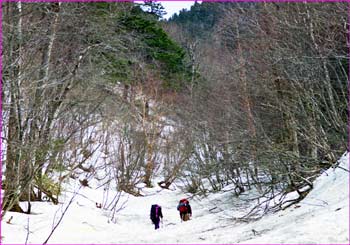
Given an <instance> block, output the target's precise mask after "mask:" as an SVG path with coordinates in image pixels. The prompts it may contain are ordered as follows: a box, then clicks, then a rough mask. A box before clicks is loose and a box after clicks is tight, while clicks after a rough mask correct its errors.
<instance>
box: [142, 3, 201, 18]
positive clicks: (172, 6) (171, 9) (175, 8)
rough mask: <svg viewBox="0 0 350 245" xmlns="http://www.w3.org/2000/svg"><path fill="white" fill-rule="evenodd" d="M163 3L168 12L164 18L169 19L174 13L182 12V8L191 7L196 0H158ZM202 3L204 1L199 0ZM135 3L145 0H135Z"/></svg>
mask: <svg viewBox="0 0 350 245" xmlns="http://www.w3.org/2000/svg"><path fill="white" fill-rule="evenodd" d="M157 2H159V3H161V4H162V6H163V7H164V8H165V11H166V12H167V14H166V15H164V19H169V18H170V17H171V16H172V15H173V14H175V13H178V12H180V10H181V9H190V8H191V6H192V5H193V4H194V1H176V0H175V1H174V0H170V1H157ZM198 2H199V3H201V2H202V1H198ZM135 3H143V1H135Z"/></svg>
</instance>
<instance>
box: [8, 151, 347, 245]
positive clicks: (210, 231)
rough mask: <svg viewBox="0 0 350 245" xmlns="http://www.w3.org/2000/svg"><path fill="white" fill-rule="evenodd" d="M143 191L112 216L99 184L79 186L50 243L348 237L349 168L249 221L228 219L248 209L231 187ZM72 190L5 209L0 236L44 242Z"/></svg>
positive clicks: (327, 240)
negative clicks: (197, 192)
mask: <svg viewBox="0 0 350 245" xmlns="http://www.w3.org/2000/svg"><path fill="white" fill-rule="evenodd" d="M340 166H341V167H342V168H345V169H349V154H346V155H344V156H343V157H342V158H341V159H340ZM69 188H70V189H72V190H73V189H74V188H77V187H74V186H70V187H69ZM66 190H69V189H68V188H67V189H66ZM111 194H112V193H110V197H112V195H111ZM143 194H145V196H143V197H133V196H126V195H124V196H123V197H122V199H121V200H120V202H119V203H118V205H119V206H121V205H122V204H123V202H124V201H125V200H127V203H126V205H125V207H124V208H122V209H121V210H120V211H119V212H118V213H117V214H116V216H115V220H113V221H111V217H110V214H109V213H107V212H106V211H104V210H102V209H99V208H97V207H96V205H95V204H96V202H97V203H102V202H103V199H105V198H106V196H105V192H103V190H102V188H99V189H94V188H89V187H84V188H81V189H80V190H79V194H78V195H77V196H76V197H75V199H74V200H73V202H72V204H71V205H70V207H69V209H68V211H67V213H66V214H65V216H64V217H63V220H62V222H61V224H60V225H59V226H58V228H57V230H56V231H55V232H54V234H53V236H52V237H51V238H50V240H49V241H48V243H49V244H54V243H55V244H58V243H60V244H65V243H70V244H77V243H79V244H117V243H141V244H144V243H172V244H174V243H185V244H189V243H195V244H198V243H206V244H209V243H226V244H227V243H230V244H235V243H250V244H286V243H288V244H301V243H303V244H316V243H317V244H320V243H322V244H349V173H348V172H347V171H344V170H343V169H341V168H335V169H333V168H331V169H329V170H328V171H326V172H324V173H323V174H322V175H321V176H320V177H319V178H318V179H316V181H315V182H314V189H313V190H312V191H311V192H310V193H309V194H308V196H307V197H306V198H305V199H304V200H303V201H301V202H300V203H298V204H297V205H293V206H291V207H290V208H287V209H285V210H284V211H280V212H277V213H274V214H270V215H267V216H265V217H263V218H262V219H260V220H258V221H254V222H249V223H247V222H246V223H244V222H238V221H236V220H235V219H233V218H234V217H240V216H241V215H242V214H244V213H245V212H247V211H248V210H247V206H246V205H245V203H244V202H242V201H240V200H239V199H237V198H236V197H234V195H233V193H231V192H222V193H216V194H211V195H209V196H208V197H207V198H204V199H201V200H199V199H197V198H191V197H190V196H186V194H184V193H182V192H181V191H180V188H175V187H174V190H163V189H161V188H159V187H155V188H152V189H145V188H144V189H143ZM71 196H72V193H70V192H67V193H66V198H65V201H64V199H61V201H63V203H62V204H60V205H53V204H51V203H45V202H38V203H33V205H32V210H33V214H31V215H25V214H18V213H11V212H8V213H7V214H6V215H5V217H4V218H3V220H2V222H1V236H2V237H3V240H2V243H3V244H24V243H25V242H26V239H28V240H27V241H28V243H32V244H33V243H34V244H42V243H43V242H44V241H45V240H46V238H47V237H48V236H49V234H50V232H51V230H52V227H53V224H54V221H55V222H57V220H58V219H59V218H60V217H61V213H62V211H63V210H64V208H65V207H66V206H67V204H68V202H69V200H71ZM183 197H188V198H189V200H190V203H191V206H192V209H193V217H192V220H190V221H187V222H181V221H180V218H179V214H178V212H177V210H176V206H177V204H178V200H179V199H181V198H183ZM155 203H158V204H160V205H161V206H162V209H163V214H164V220H163V223H162V225H161V228H160V229H159V230H154V226H153V225H152V224H151V222H150V219H149V212H150V207H151V205H152V204H155ZM23 205H24V204H23ZM11 216H13V218H12V220H11V222H10V224H7V223H6V221H8V220H9V219H10V217H11Z"/></svg>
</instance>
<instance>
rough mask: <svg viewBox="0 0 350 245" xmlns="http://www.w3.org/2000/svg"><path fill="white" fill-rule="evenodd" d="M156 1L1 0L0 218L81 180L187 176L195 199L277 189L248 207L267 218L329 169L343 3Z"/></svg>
mask: <svg viewBox="0 0 350 245" xmlns="http://www.w3.org/2000/svg"><path fill="white" fill-rule="evenodd" d="M162 14H164V12H163V9H162V7H161V5H160V4H157V3H154V2H150V3H147V6H146V7H144V6H140V5H139V4H133V3H131V2H109V3H107V2H99V3H58V2H57V3H56V2H52V3H23V2H3V3H2V17H3V19H2V26H3V27H2V31H3V35H2V36H3V43H2V44H3V57H2V93H1V95H2V131H1V133H2V137H1V140H2V144H1V147H2V148H1V149H2V151H1V155H2V190H3V197H2V198H3V199H2V209H3V215H4V214H5V213H6V212H24V213H28V214H30V213H32V211H33V210H32V209H31V207H32V206H31V203H32V202H34V201H35V202H42V201H49V202H52V203H53V204H55V205H57V204H58V203H60V201H61V195H62V194H63V192H64V190H65V188H63V186H64V185H66V184H67V183H69V181H72V180H73V179H78V180H80V183H81V185H83V186H89V183H90V181H100V182H99V187H101V186H103V187H104V188H105V190H107V189H108V188H113V190H115V191H118V192H120V193H128V194H131V195H134V196H142V195H144V194H143V192H142V188H143V187H144V188H151V187H155V186H159V187H161V188H163V189H172V186H173V185H174V183H175V182H182V183H183V186H182V188H183V191H184V192H186V193H191V195H193V196H195V197H196V198H197V197H198V198H199V199H200V198H202V197H204V196H207V195H208V194H210V193H216V192H219V191H221V190H226V187H227V186H229V187H230V191H231V192H232V193H234V194H235V196H236V197H240V196H241V195H242V194H246V193H247V192H250V191H254V192H255V191H256V193H258V197H263V198H265V199H266V200H273V199H275V197H277V196H278V197H281V198H279V201H278V202H277V203H275V205H269V206H267V207H266V208H265V209H264V212H263V213H261V212H258V210H260V209H259V205H263V204H264V202H262V203H260V204H258V206H257V207H255V208H254V209H253V210H251V212H249V210H247V213H246V215H247V216H245V218H249V217H254V218H261V216H262V215H263V214H266V213H269V212H270V211H273V212H275V211H278V210H281V209H282V208H286V204H288V206H289V205H292V204H293V203H297V202H299V201H301V200H302V199H303V198H305V197H306V196H307V194H308V193H309V192H310V191H311V190H312V188H313V181H314V180H315V179H316V178H317V177H318V176H319V175H320V174H321V173H322V172H323V171H324V170H326V169H328V168H330V167H336V166H337V159H339V157H340V156H341V155H343V154H344V152H346V151H347V150H348V148H347V147H348V146H347V143H348V138H347V137H348V122H347V119H348V116H347V113H348V106H349V105H348V102H349V101H348V92H349V86H348V72H349V55H348V53H349V52H348V51H349V47H348V43H349V40H348V36H347V35H348V33H349V24H348V19H347V16H348V4H347V3H345V2H339V3H307V2H303V3H233V2H232V3H231V2H225V3H215V2H203V3H197V2H196V3H195V4H194V5H193V6H192V7H191V9H190V10H188V11H187V10H183V11H181V12H180V13H179V14H176V15H174V16H173V17H172V18H170V19H169V20H168V21H166V20H162V19H161V16H162ZM343 168H344V167H343ZM345 171H348V170H346V169H345ZM102 172H103V173H104V176H102V175H101V173H102ZM112 183H113V184H112ZM141 184H144V186H143V185H141ZM140 186H142V188H141V187H140ZM291 192H296V193H297V196H296V198H295V199H294V200H292V201H291V200H290V199H285V198H283V197H286V196H287V195H288V193H291ZM24 202H25V203H26V205H25V206H23V205H22V204H23V203H24ZM24 207H25V208H24ZM102 208H105V209H108V208H110V207H102ZM114 208H115V207H114ZM113 212H115V210H114V211H113Z"/></svg>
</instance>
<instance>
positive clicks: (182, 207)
mask: <svg viewBox="0 0 350 245" xmlns="http://www.w3.org/2000/svg"><path fill="white" fill-rule="evenodd" d="M177 210H178V211H179V212H180V218H181V220H183V221H187V220H189V219H190V217H192V209H191V205H190V202H189V201H188V200H187V199H186V198H184V199H181V200H180V201H179V205H177Z"/></svg>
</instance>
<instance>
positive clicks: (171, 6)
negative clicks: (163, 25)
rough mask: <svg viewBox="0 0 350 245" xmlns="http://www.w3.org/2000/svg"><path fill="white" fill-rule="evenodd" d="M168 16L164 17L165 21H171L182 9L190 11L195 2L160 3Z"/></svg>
mask: <svg viewBox="0 0 350 245" xmlns="http://www.w3.org/2000/svg"><path fill="white" fill-rule="evenodd" d="M159 2H160V3H161V4H162V5H163V7H164V8H165V11H166V12H167V14H166V15H165V16H164V18H165V19H169V18H170V17H171V16H172V15H173V14H174V13H178V12H179V11H180V10H181V9H190V7H191V6H192V5H193V4H194V1H159Z"/></svg>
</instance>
